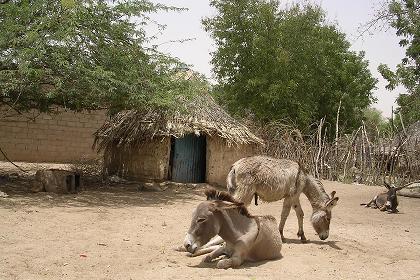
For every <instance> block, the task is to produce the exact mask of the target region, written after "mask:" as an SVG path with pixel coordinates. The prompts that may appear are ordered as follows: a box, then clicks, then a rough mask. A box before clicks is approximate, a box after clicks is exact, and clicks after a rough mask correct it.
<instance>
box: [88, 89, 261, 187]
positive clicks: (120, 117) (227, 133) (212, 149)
mask: <svg viewBox="0 0 420 280" xmlns="http://www.w3.org/2000/svg"><path fill="white" fill-rule="evenodd" d="M183 107H184V108H183V109H180V110H178V111H177V110H167V111H162V110H159V109H152V108H151V109H148V110H145V111H138V110H128V111H122V112H120V113H118V114H116V115H115V116H114V117H112V118H111V119H110V120H109V121H107V122H105V124H104V125H103V126H102V127H101V128H100V129H99V130H98V131H97V132H96V133H95V145H96V147H97V148H98V151H99V152H101V151H103V154H104V166H105V169H106V172H107V174H109V175H114V174H115V175H118V176H121V177H123V178H127V179H133V180H141V181H165V180H171V181H175V182H189V183H201V182H207V183H209V184H216V185H223V186H224V185H225V182H226V176H227V174H228V172H229V170H230V167H231V165H232V164H233V163H234V162H235V161H236V160H238V159H240V158H243V157H246V156H250V155H253V154H255V153H256V152H257V150H258V147H259V146H261V145H262V144H263V141H262V140H261V139H260V138H258V137H257V136H255V135H254V134H253V133H252V132H251V131H250V130H249V129H248V128H247V127H245V126H244V125H243V124H241V123H239V122H238V121H236V120H235V119H233V118H232V117H231V116H230V115H229V114H228V113H227V112H226V111H224V110H223V109H222V108H221V107H220V106H219V105H218V104H217V103H216V102H215V101H214V99H213V98H212V97H211V96H210V95H208V94H203V95H200V96H197V97H195V98H193V99H191V100H188V101H186V102H185V106H183Z"/></svg>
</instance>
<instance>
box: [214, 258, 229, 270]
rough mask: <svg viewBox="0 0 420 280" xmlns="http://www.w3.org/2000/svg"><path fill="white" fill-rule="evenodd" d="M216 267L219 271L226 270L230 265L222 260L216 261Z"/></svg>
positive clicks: (225, 260) (227, 261)
mask: <svg viewBox="0 0 420 280" xmlns="http://www.w3.org/2000/svg"><path fill="white" fill-rule="evenodd" d="M216 267H217V268H220V269H228V268H230V267H232V263H231V261H230V260H229V259H224V260H220V261H218V262H217V265H216Z"/></svg>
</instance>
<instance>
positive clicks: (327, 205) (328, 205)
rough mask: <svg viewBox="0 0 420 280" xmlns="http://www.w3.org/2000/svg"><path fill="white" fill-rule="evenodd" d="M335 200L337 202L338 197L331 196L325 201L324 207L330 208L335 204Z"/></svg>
mask: <svg viewBox="0 0 420 280" xmlns="http://www.w3.org/2000/svg"><path fill="white" fill-rule="evenodd" d="M337 202H338V197H332V198H331V199H330V200H328V201H327V202H326V203H325V208H327V209H331V208H333V207H334V206H336V205H337Z"/></svg>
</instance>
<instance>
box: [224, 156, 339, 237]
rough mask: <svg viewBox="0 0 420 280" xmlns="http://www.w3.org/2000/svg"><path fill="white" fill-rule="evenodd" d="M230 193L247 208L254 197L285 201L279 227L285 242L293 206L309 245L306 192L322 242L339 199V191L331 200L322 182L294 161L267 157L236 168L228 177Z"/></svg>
mask: <svg viewBox="0 0 420 280" xmlns="http://www.w3.org/2000/svg"><path fill="white" fill-rule="evenodd" d="M227 189H228V191H229V193H230V194H232V195H233V196H234V198H235V199H236V200H238V201H242V202H244V203H245V204H246V205H249V204H250V203H251V200H252V198H253V197H254V196H255V197H257V196H259V197H260V198H261V199H262V200H263V201H267V202H272V201H277V200H281V199H284V202H283V210H282V213H281V220H280V225H279V231H280V235H281V238H282V240H283V241H284V235H283V228H284V225H285V223H286V219H287V217H288V216H289V213H290V209H291V208H292V206H293V209H294V210H295V212H296V215H297V219H298V225H299V231H298V233H297V235H298V237H300V239H301V241H302V242H305V241H306V237H305V234H304V232H303V210H302V207H301V205H300V201H299V196H300V194H301V193H302V192H303V193H304V194H305V196H306V197H307V198H308V200H309V202H310V203H311V205H312V209H313V213H312V217H311V222H312V226H313V227H314V229H315V231H316V232H317V233H318V236H319V238H320V239H321V240H325V239H327V238H328V235H329V228H330V221H331V210H332V208H333V207H334V206H335V205H336V204H337V201H338V197H335V191H333V192H332V193H331V196H328V194H327V193H326V192H325V190H324V188H323V186H322V184H321V182H320V181H319V180H317V179H315V178H314V177H312V176H310V175H307V174H305V172H304V171H303V170H302V168H301V167H300V166H299V164H298V163H296V162H294V161H291V160H287V159H275V158H270V157H267V156H253V157H247V158H243V159H240V160H238V161H237V162H235V163H234V164H233V165H232V167H231V170H230V172H229V174H228V176H227Z"/></svg>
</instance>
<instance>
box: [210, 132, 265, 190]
mask: <svg viewBox="0 0 420 280" xmlns="http://www.w3.org/2000/svg"><path fill="white" fill-rule="evenodd" d="M257 148H258V147H256V146H255V145H239V146H228V145H226V143H225V141H223V140H222V139H220V138H217V137H215V138H212V137H207V149H206V157H207V162H206V182H207V183H209V184H213V185H218V186H223V187H225V186H226V177H227V175H228V173H229V171H230V168H231V166H232V164H233V163H235V162H236V161H237V160H239V159H241V158H244V157H249V156H253V155H256V154H257V151H258V149H257Z"/></svg>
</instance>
